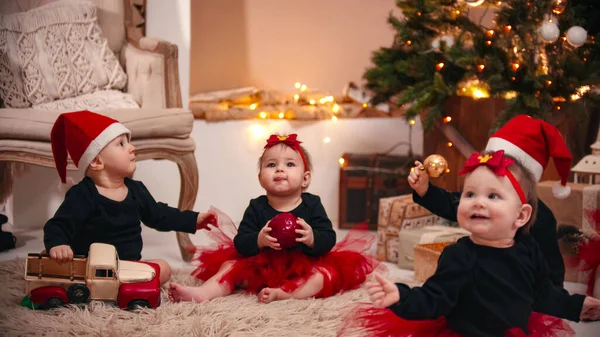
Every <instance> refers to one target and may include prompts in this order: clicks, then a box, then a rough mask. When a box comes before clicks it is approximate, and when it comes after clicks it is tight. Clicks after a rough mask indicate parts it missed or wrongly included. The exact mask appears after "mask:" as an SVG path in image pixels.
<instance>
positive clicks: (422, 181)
mask: <svg viewBox="0 0 600 337" xmlns="http://www.w3.org/2000/svg"><path fill="white" fill-rule="evenodd" d="M422 166H423V164H421V162H420V161H418V160H417V161H415V167H414V168H413V169H412V170H411V172H410V174H409V175H408V184H409V185H410V187H411V188H412V189H413V190H415V192H417V194H418V195H419V196H421V197H422V196H424V195H425V193H427V189H429V176H428V175H427V173H425V172H424V171H422V170H421V167H422Z"/></svg>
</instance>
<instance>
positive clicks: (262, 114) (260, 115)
mask: <svg viewBox="0 0 600 337" xmlns="http://www.w3.org/2000/svg"><path fill="white" fill-rule="evenodd" d="M258 116H259V117H260V118H262V119H265V118H267V113H266V112H264V111H261V112H260V113H259V114H258Z"/></svg>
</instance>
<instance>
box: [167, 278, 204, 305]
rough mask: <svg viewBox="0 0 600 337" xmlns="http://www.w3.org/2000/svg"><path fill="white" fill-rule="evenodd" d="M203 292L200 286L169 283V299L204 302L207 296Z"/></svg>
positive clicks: (172, 300)
mask: <svg viewBox="0 0 600 337" xmlns="http://www.w3.org/2000/svg"><path fill="white" fill-rule="evenodd" d="M201 292H202V289H200V287H186V286H182V285H181V284H177V283H171V284H170V285H169V300H171V302H197V303H200V302H204V301H206V300H207V298H206V297H205V296H203V295H202V293H201Z"/></svg>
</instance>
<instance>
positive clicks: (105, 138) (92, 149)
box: [77, 123, 131, 172]
mask: <svg viewBox="0 0 600 337" xmlns="http://www.w3.org/2000/svg"><path fill="white" fill-rule="evenodd" d="M122 134H127V138H131V131H129V129H128V128H126V127H125V125H123V124H121V123H112V124H111V125H109V126H108V127H107V128H106V129H104V131H102V132H101V133H100V134H99V135H98V137H96V139H94V140H92V142H91V143H90V145H88V147H87V149H85V152H84V153H83V155H81V158H80V159H79V164H78V165H77V168H78V169H79V170H80V171H82V172H85V170H87V168H88V166H89V165H90V163H91V162H92V160H94V158H96V156H97V155H98V154H99V153H100V151H102V149H103V148H105V147H106V145H108V144H109V143H110V142H112V141H113V139H115V138H117V137H119V136H120V135H122Z"/></svg>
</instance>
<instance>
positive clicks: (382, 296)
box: [367, 273, 400, 308]
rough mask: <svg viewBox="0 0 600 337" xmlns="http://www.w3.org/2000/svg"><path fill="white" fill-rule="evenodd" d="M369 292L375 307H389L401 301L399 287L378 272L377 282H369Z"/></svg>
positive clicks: (376, 274) (376, 275)
mask: <svg viewBox="0 0 600 337" xmlns="http://www.w3.org/2000/svg"><path fill="white" fill-rule="evenodd" d="M367 293H369V297H371V302H373V306H374V307H375V308H387V307H389V306H390V305H392V304H394V303H398V302H399V301H400V292H399V291H398V287H396V285H395V284H394V283H392V282H391V281H389V280H386V279H384V278H383V276H381V275H380V274H378V273H375V282H373V281H369V282H367Z"/></svg>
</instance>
